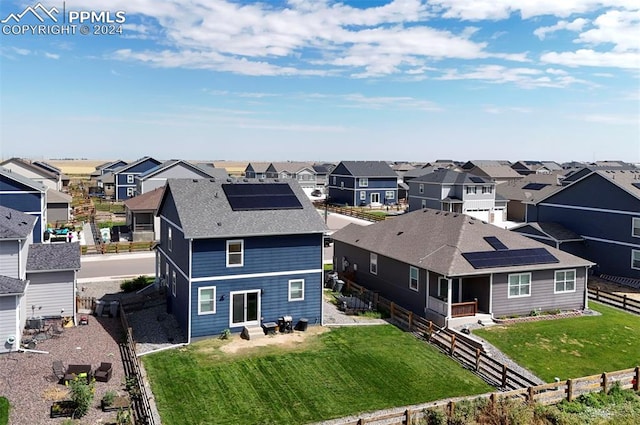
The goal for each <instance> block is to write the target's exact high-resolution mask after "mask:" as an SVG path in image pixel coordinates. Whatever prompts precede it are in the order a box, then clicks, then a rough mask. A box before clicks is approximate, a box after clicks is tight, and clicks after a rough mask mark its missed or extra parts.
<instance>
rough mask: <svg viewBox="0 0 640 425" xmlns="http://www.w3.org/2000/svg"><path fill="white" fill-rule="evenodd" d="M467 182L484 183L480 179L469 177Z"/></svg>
mask: <svg viewBox="0 0 640 425" xmlns="http://www.w3.org/2000/svg"><path fill="white" fill-rule="evenodd" d="M469 180H471V181H472V182H474V183H485V181H484V179H483V178H482V177H473V176H472V177H469Z"/></svg>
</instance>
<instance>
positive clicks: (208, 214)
mask: <svg viewBox="0 0 640 425" xmlns="http://www.w3.org/2000/svg"><path fill="white" fill-rule="evenodd" d="M158 216H159V217H160V242H159V244H158V245H157V248H156V250H157V267H158V275H159V276H160V279H159V280H160V281H161V282H165V283H166V284H167V286H168V290H167V307H168V309H169V311H170V312H172V313H173V315H174V316H175V317H176V319H177V321H178V323H179V325H180V327H181V328H182V330H183V331H184V333H185V334H186V335H187V337H188V340H189V341H191V340H192V339H193V338H199V337H207V336H212V335H218V334H220V332H222V331H223V330H225V329H230V330H231V331H232V332H238V331H241V330H243V329H244V328H247V329H248V330H249V332H251V329H253V330H255V329H256V328H258V327H259V326H260V325H262V324H263V323H266V322H277V321H278V318H280V317H284V316H291V317H292V318H293V320H294V321H298V320H300V319H301V318H306V319H307V320H308V323H310V324H314V323H320V321H321V319H322V283H323V279H322V277H323V271H322V260H323V258H322V257H323V233H324V231H325V230H326V227H325V225H324V222H323V220H322V218H321V217H320V215H319V214H318V213H317V211H316V210H315V208H314V207H313V205H312V204H311V202H310V200H309V199H308V198H307V197H306V196H305V194H304V192H303V190H302V189H301V188H300V186H299V185H298V184H297V183H296V182H295V181H293V180H290V179H289V180H284V181H283V180H280V179H279V181H278V182H275V181H274V180H266V181H259V180H251V179H246V181H245V179H242V180H234V179H231V178H229V179H227V180H224V181H219V180H217V179H216V180H209V179H200V180H197V179H196V180H192V179H175V180H174V179H170V180H168V182H167V185H166V188H165V192H164V195H163V197H162V200H161V202H160V206H159V209H158ZM258 329H259V328H258Z"/></svg>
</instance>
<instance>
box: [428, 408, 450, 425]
mask: <svg viewBox="0 0 640 425" xmlns="http://www.w3.org/2000/svg"><path fill="white" fill-rule="evenodd" d="M424 419H425V421H426V425H447V414H446V413H445V412H444V411H443V410H442V409H426V410H425V411H424Z"/></svg>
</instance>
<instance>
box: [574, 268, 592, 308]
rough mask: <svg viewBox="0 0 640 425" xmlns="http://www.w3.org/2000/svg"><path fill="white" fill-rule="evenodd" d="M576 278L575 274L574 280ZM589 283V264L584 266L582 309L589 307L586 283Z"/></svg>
mask: <svg viewBox="0 0 640 425" xmlns="http://www.w3.org/2000/svg"><path fill="white" fill-rule="evenodd" d="M577 280H578V276H576V282H577ZM588 283H589V266H586V267H585V268H584V309H585V310H586V309H588V308H589V288H588V287H587V284H588Z"/></svg>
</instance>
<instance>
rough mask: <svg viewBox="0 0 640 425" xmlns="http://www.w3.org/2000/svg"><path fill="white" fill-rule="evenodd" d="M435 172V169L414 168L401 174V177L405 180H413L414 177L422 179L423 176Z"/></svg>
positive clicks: (429, 167)
mask: <svg viewBox="0 0 640 425" xmlns="http://www.w3.org/2000/svg"><path fill="white" fill-rule="evenodd" d="M435 170H436V167H431V166H428V167H424V168H414V169H413V170H409V171H407V172H406V173H404V174H403V176H404V177H405V178H407V177H408V178H413V179H415V178H416V177H422V176H424V175H425V174H430V173H433V172H434V171H435Z"/></svg>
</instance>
